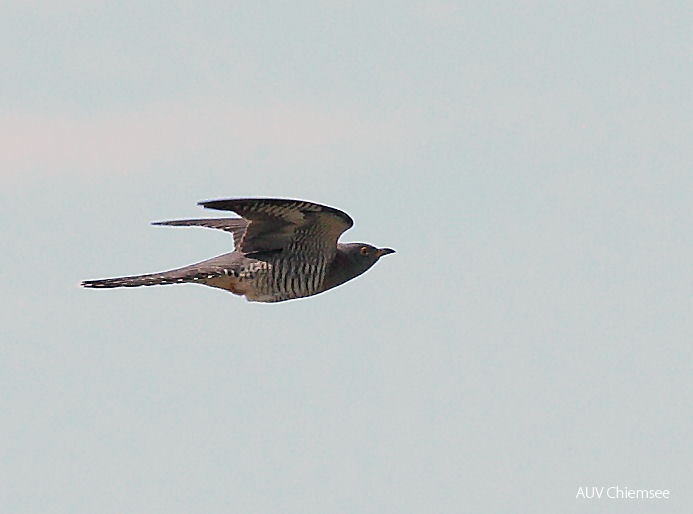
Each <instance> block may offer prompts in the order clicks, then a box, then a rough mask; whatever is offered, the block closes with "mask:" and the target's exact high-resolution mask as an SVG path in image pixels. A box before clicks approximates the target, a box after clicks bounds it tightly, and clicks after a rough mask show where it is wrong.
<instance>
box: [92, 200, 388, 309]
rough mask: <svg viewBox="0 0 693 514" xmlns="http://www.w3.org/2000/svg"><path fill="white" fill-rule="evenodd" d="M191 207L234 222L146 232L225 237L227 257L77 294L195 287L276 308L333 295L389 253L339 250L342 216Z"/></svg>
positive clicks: (310, 206) (233, 203)
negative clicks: (193, 230) (210, 232)
mask: <svg viewBox="0 0 693 514" xmlns="http://www.w3.org/2000/svg"><path fill="white" fill-rule="evenodd" d="M198 205H201V206H203V207H206V208H208V209H217V210H222V211H232V212H235V213H236V214H238V215H239V216H241V217H240V218H209V219H189V220H173V221H159V222H154V223H153V225H167V226H173V227H187V226H198V227H207V228H215V229H219V230H224V231H226V232H230V233H231V234H232V235H233V242H234V251H233V252H231V253H227V254H224V255H220V256H218V257H214V258H212V259H208V260H206V261H202V262H198V263H197V264H191V265H189V266H185V267H182V268H178V269H173V270H170V271H163V272H161V273H150V274H147V275H135V276H130V277H118V278H106V279H100V280H85V281H83V282H82V284H81V285H82V287H89V288H103V289H105V288H114V287H137V286H154V285H164V284H182V283H196V284H203V285H206V286H211V287H217V288H220V289H225V290H227V291H230V292H232V293H233V294H236V295H240V296H245V297H246V299H247V300H248V301H251V302H283V301H285V300H293V299H295V298H303V297H306V296H312V295H315V294H318V293H322V292H323V291H327V290H328V289H332V288H333V287H336V286H338V285H340V284H343V283H344V282H347V281H349V280H351V279H352V278H356V277H358V276H359V275H361V274H362V273H364V272H365V271H367V270H368V269H369V268H370V267H371V266H373V265H374V264H375V263H376V262H378V259H380V257H382V256H383V255H388V254H390V253H394V252H395V251H394V250H392V249H391V248H376V247H374V246H371V245H369V244H366V243H338V242H337V240H338V239H339V236H340V235H341V234H342V233H343V232H345V231H346V230H347V229H349V228H351V227H352V226H353V224H354V221H353V220H352V219H351V217H350V216H349V215H348V214H346V213H345V212H342V211H340V210H338V209H335V208H333V207H327V206H325V205H319V204H317V203H312V202H305V201H301V200H287V199H280V198H240V199H228V200H210V201H205V202H199V204H198Z"/></svg>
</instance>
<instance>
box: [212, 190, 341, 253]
mask: <svg viewBox="0 0 693 514" xmlns="http://www.w3.org/2000/svg"><path fill="white" fill-rule="evenodd" d="M199 205H202V206H203V207H206V208H208V209H218V210H222V211H233V212H235V213H236V214H238V215H240V216H242V217H243V218H244V219H245V220H247V222H248V225H247V228H246V229H245V233H244V234H243V236H242V238H241V239H240V241H239V242H238V244H237V246H236V250H238V251H241V252H243V253H245V254H250V253H256V252H272V251H279V250H283V249H285V248H288V249H290V251H292V252H295V253H296V254H299V253H304V252H305V253H312V254H314V253H316V252H317V253H320V254H322V256H323V257H328V258H331V257H332V256H334V254H335V253H336V251H337V240H338V239H339V236H340V235H341V234H342V233H343V232H344V231H345V230H347V229H349V228H350V227H351V226H352V225H353V224H354V221H353V220H352V219H351V218H350V217H349V215H348V214H346V213H345V212H342V211H340V210H338V209H335V208H333V207H327V206H325V205H319V204H316V203H311V202H304V201H301V200H286V199H279V198H242V199H230V200H210V201H206V202H199Z"/></svg>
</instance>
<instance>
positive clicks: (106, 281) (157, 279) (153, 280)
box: [81, 270, 219, 289]
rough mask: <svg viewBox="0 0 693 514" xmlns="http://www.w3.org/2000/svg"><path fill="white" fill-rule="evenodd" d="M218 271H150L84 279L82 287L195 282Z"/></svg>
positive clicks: (214, 274) (210, 276) (103, 287)
mask: <svg viewBox="0 0 693 514" xmlns="http://www.w3.org/2000/svg"><path fill="white" fill-rule="evenodd" d="M218 275H219V274H218V273H203V272H198V273H194V274H192V273H181V272H179V271H177V270H176V271H165V272H163V273H150V274H148V275H134V276H131V277H116V278H102V279H98V280H84V281H83V282H82V283H81V286H82V287H90V288H92V287H93V288H101V289H108V288H113V287H139V286H160V285H169V284H183V283H185V282H197V281H199V280H203V279H206V278H212V277H214V276H218Z"/></svg>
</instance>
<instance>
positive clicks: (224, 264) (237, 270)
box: [80, 254, 245, 289]
mask: <svg viewBox="0 0 693 514" xmlns="http://www.w3.org/2000/svg"><path fill="white" fill-rule="evenodd" d="M241 258H242V257H240V256H238V255H237V254H226V255H220V256H219V257H215V258H213V259H209V260H207V261H204V262H199V263H197V264H191V265H190V266H185V267H183V268H178V269H173V270H170V271H162V272H160V273H148V274H146V275H133V276H130V277H116V278H102V279H98V280H84V281H83V282H82V283H81V284H80V285H81V286H82V287H88V288H100V289H110V288H114V287H139V286H159V285H168V284H183V283H186V282H200V283H205V282H207V281H209V280H210V279H214V278H215V277H232V278H233V277H238V276H239V275H243V273H244V272H245V269H244V268H242V267H241V265H242V262H240V259H241Z"/></svg>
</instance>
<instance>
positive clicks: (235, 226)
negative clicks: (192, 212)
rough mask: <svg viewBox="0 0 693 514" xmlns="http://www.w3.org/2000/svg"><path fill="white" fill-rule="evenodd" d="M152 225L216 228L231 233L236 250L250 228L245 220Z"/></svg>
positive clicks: (170, 222)
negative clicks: (246, 230)
mask: <svg viewBox="0 0 693 514" xmlns="http://www.w3.org/2000/svg"><path fill="white" fill-rule="evenodd" d="M152 225H166V226H169V227H206V228H216V229H219V230H224V231H226V232H231V234H233V245H234V247H235V248H236V249H238V248H239V245H240V241H241V238H242V237H243V234H245V229H246V228H247V227H248V222H247V221H246V220H244V219H243V218H212V219H196V220H172V221H155V222H153V223H152Z"/></svg>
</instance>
